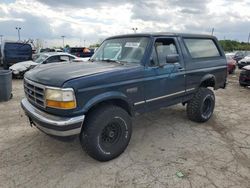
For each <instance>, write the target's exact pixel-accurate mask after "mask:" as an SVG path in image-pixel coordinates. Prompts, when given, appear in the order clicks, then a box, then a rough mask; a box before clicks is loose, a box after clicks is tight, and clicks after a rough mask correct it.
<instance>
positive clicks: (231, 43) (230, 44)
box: [219, 40, 250, 52]
mask: <svg viewBox="0 0 250 188" xmlns="http://www.w3.org/2000/svg"><path fill="white" fill-rule="evenodd" d="M219 43H220V44H221V46H222V48H223V49H224V51H227V52H231V51H235V50H240V51H250V44H249V43H247V42H238V41H235V40H220V41H219Z"/></svg>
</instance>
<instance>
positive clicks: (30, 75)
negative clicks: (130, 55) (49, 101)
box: [25, 62, 126, 87]
mask: <svg viewBox="0 0 250 188" xmlns="http://www.w3.org/2000/svg"><path fill="white" fill-rule="evenodd" d="M125 67H126V66H125V65H120V64H118V63H105V62H85V63H61V64H60V63H56V64H47V65H43V66H39V67H36V68H34V69H32V70H30V71H28V72H26V74H25V78H27V79H29V80H32V81H34V82H37V83H40V84H44V85H47V86H54V87H62V85H63V84H64V83H65V82H66V81H68V80H71V79H74V78H79V77H83V76H89V75H93V74H98V73H104V72H109V71H115V70H120V69H124V68H125Z"/></svg>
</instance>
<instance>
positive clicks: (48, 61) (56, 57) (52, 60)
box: [46, 56, 60, 63]
mask: <svg viewBox="0 0 250 188" xmlns="http://www.w3.org/2000/svg"><path fill="white" fill-rule="evenodd" d="M59 57H60V56H52V57H50V58H48V59H47V61H46V63H55V62H60V59H59Z"/></svg>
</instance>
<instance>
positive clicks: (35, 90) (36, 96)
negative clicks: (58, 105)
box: [24, 79, 45, 108]
mask: <svg viewBox="0 0 250 188" xmlns="http://www.w3.org/2000/svg"><path fill="white" fill-rule="evenodd" d="M44 91H45V87H44V86H43V85H41V84H37V83H35V82H32V81H30V80H27V79H24V92H25V95H26V97H27V99H28V100H29V101H30V102H31V103H33V104H34V105H38V106H40V107H42V108H45V99H44Z"/></svg>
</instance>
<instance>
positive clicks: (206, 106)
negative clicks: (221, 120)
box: [202, 97, 212, 117]
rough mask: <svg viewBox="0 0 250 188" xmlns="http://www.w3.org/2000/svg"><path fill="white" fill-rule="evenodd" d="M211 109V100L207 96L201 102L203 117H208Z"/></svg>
mask: <svg viewBox="0 0 250 188" xmlns="http://www.w3.org/2000/svg"><path fill="white" fill-rule="evenodd" d="M211 111H212V100H211V99H210V98H209V97H207V98H206V99H205V100H204V102H203V107H202V114H203V116H205V117H208V116H209V115H210V114H211Z"/></svg>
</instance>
